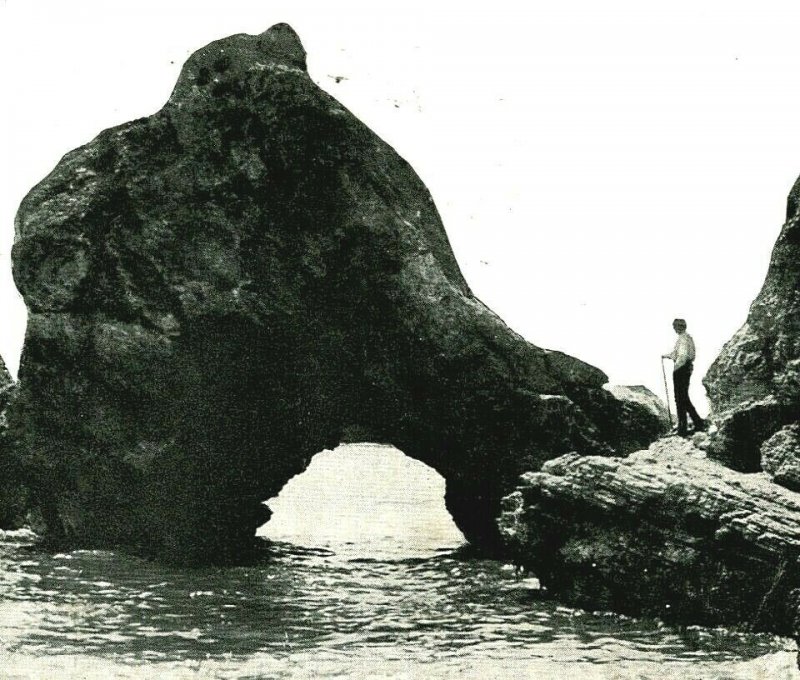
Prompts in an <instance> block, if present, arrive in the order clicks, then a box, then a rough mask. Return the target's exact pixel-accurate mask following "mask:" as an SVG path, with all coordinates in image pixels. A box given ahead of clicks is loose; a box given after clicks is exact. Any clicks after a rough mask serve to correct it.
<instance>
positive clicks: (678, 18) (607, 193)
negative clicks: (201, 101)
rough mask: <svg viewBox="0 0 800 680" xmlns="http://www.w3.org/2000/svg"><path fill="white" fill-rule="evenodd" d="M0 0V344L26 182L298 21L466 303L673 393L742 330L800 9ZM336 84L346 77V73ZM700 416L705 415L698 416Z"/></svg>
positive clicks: (774, 215)
mask: <svg viewBox="0 0 800 680" xmlns="http://www.w3.org/2000/svg"><path fill="white" fill-rule="evenodd" d="M450 7H453V8H456V9H455V11H452V10H445V9H444V4H439V5H437V4H436V3H434V2H432V1H431V0H428V1H426V2H413V1H408V0H404V1H403V2H392V3H377V2H371V3H367V2H346V1H345V2H303V1H297V0H295V1H294V2H255V1H251V2H245V1H244V0H227V1H226V2H224V3H223V2H213V3H212V2H200V1H195V2H186V3H183V2H166V1H163V0H162V2H155V1H153V0H136V1H133V0H121V1H117V2H113V3H112V2H99V1H98V2H95V1H88V0H84V1H77V0H76V1H73V2H63V1H60V2H59V1H56V0H53V1H45V0H0V50H2V52H0V57H1V59H0V64H2V66H0V68H2V83H3V95H2V101H3V104H2V106H0V127H2V130H3V133H4V134H3V137H2V147H1V148H0V183H1V185H2V192H0V310H1V313H0V353H2V355H3V357H4V358H5V360H6V363H7V364H8V365H9V367H10V368H11V369H12V371H16V367H17V364H18V355H19V351H20V348H21V345H22V339H23V334H24V325H25V309H24V306H23V305H22V303H21V301H20V299H19V297H18V296H17V294H16V291H15V289H14V287H13V283H12V280H11V276H10V259H9V255H10V249H11V244H12V241H13V217H14V213H15V211H16V208H17V206H18V205H19V202H20V200H21V199H22V197H23V196H24V194H25V193H26V192H27V191H28V190H29V189H30V188H31V187H32V186H33V185H34V184H36V183H37V182H38V181H39V180H40V179H42V178H43V177H44V176H45V175H46V174H47V173H48V172H49V171H50V170H51V169H52V168H53V166H54V165H55V164H56V163H57V161H58V159H59V158H60V157H61V156H62V155H63V154H64V153H66V152H67V151H69V150H70V149H72V148H74V147H76V146H78V145H81V144H84V143H86V142H88V141H89V140H90V139H92V138H93V137H94V136H95V135H96V134H97V133H98V132H100V130H102V129H103V128H106V127H109V126H111V125H116V124H119V123H122V122H125V121H127V120H130V119H132V118H136V117H139V116H144V115H148V114H150V113H153V112H155V111H156V110H157V109H159V108H160V107H161V105H162V104H163V103H164V102H165V101H166V99H167V97H168V95H169V93H170V91H171V89H172V86H173V84H174V82H175V79H176V77H177V75H178V72H179V70H180V67H181V64H182V63H183V61H184V60H185V58H186V57H187V56H188V55H189V54H190V52H192V51H194V50H195V49H197V48H199V47H202V46H203V45H205V44H206V43H208V42H209V41H211V40H214V39H217V38H221V37H224V36H226V35H230V34H232V33H238V32H248V33H258V32H261V31H263V30H265V29H266V28H268V27H269V26H271V25H272V24H274V23H277V22H279V21H286V22H288V23H290V24H291V25H292V26H293V27H294V28H295V30H296V31H297V32H298V33H299V34H300V37H301V38H302V40H303V42H304V45H305V47H306V50H307V52H308V55H309V71H310V73H311V76H312V78H313V79H314V80H315V81H316V82H317V83H319V84H320V85H321V86H322V87H323V88H324V89H326V90H327V91H328V92H330V93H332V94H333V95H334V96H336V97H337V98H338V99H340V100H341V101H342V102H343V103H344V104H345V105H346V106H347V107H348V108H349V109H350V110H351V111H352V112H353V113H355V114H356V115H357V116H358V117H359V118H360V119H361V120H363V121H364V122H365V123H366V124H367V125H369V126H370V127H371V128H372V129H373V130H374V131H375V132H377V133H378V134H379V135H380V136H381V137H383V138H384V139H385V140H386V141H388V142H389V143H390V144H392V145H393V146H394V147H395V148H396V149H397V151H398V152H399V153H400V154H401V155H402V156H403V157H404V158H406V159H407V160H408V161H409V162H410V163H411V164H412V165H413V167H414V168H415V169H416V170H417V172H418V173H419V174H420V176H421V177H422V179H423V180H424V181H425V182H426V184H427V185H428V187H429V188H430V190H431V192H432V194H433V197H434V199H435V200H436V203H437V206H438V208H439V210H440V212H441V214H442V218H443V221H444V224H445V227H446V229H447V233H448V235H449V237H450V241H451V243H452V245H453V249H454V251H455V253H456V257H457V258H458V261H459V263H460V265H461V268H462V270H463V272H464V275H465V276H466V278H467V281H468V282H469V284H470V286H471V287H472V289H473V291H474V292H475V294H476V295H477V296H478V297H480V298H481V299H482V300H483V301H484V302H485V303H486V304H487V305H489V306H490V307H491V308H492V309H494V310H495V311H496V312H497V313H498V314H500V316H501V317H502V318H503V319H504V320H505V321H506V323H508V324H509V325H510V326H511V327H512V328H514V329H515V330H516V331H518V332H520V333H521V334H522V335H524V336H525V337H526V338H527V339H529V340H530V341H532V342H534V343H536V344H538V345H541V346H544V347H551V348H556V349H560V350H563V351H566V352H569V353H571V354H574V355H576V356H578V357H580V358H582V359H584V360H587V361H589V362H591V363H593V364H595V365H597V366H599V367H600V368H602V369H603V370H605V371H606V372H607V373H608V374H609V376H610V378H611V380H612V381H613V382H617V383H625V384H640V383H643V384H646V385H647V386H649V387H650V388H651V389H653V390H654V391H656V392H657V393H659V394H663V383H662V378H661V369H660V367H659V366H660V359H659V357H660V355H661V353H662V352H664V351H666V350H669V349H671V347H672V344H673V342H674V336H673V333H672V330H671V327H670V324H671V321H672V319H673V317H675V316H683V317H685V318H686V319H687V320H688V322H689V332H690V333H692V334H693V336H694V338H695V342H696V343H697V347H698V353H699V355H698V360H697V370H696V376H697V377H696V379H695V383H694V385H693V395H694V397H695V400H696V401H701V400H702V399H701V397H700V396H699V395H701V394H702V388H701V387H700V384H699V377H700V376H701V375H702V374H703V373H704V372H705V370H706V368H707V367H708V365H709V364H710V362H711V361H712V360H713V358H714V357H715V356H716V354H717V353H718V351H719V349H720V348H721V346H722V344H723V343H724V342H725V341H726V340H727V339H728V338H729V337H730V336H731V334H732V333H733V332H734V331H735V330H736V329H737V328H738V327H739V326H740V325H741V323H742V322H743V321H744V319H745V317H746V314H747V309H748V306H749V304H750V302H751V301H752V299H753V297H754V296H755V295H756V293H757V292H758V290H759V288H760V285H761V283H762V281H763V278H764V274H765V272H766V268H767V264H768V259H769V253H770V251H771V248H772V245H773V243H774V241H775V238H776V237H777V235H778V233H779V230H780V226H781V223H782V222H783V217H784V210H785V198H786V194H787V192H788V190H789V188H790V187H791V185H792V183H793V181H794V179H795V178H796V176H797V174H798V173H800V130H799V129H798V126H797V111H799V110H800V88H798V87H797V82H798V77H800V41H799V40H798V39H797V26H798V25H800V24H799V23H798V22H799V21H800V3H797V2H796V0H793V1H786V2H778V1H774V2H770V1H763V0H762V2H758V3H754V2H741V1H736V0H734V1H730V0H728V1H726V2H719V1H711V0H706V1H704V2H697V1H696V0H693V1H685V0H678V1H676V2H672V3H656V2H645V1H642V0H637V1H633V0H631V1H622V0H607V1H605V2H602V3H598V2H594V1H592V0H581V1H571V2H569V1H568V2H558V3H556V2H547V3H545V2H528V3H520V2H511V1H507V0H498V1H496V2H492V3H489V4H486V3H480V4H479V3H463V2H462V3H458V4H456V3H452V5H450ZM333 76H344V77H345V78H346V80H342V81H341V82H340V83H338V84H337V83H336V82H335V80H334V78H333ZM701 410H702V408H701Z"/></svg>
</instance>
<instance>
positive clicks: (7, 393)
mask: <svg viewBox="0 0 800 680" xmlns="http://www.w3.org/2000/svg"><path fill="white" fill-rule="evenodd" d="M16 393H17V386H16V383H15V382H14V381H13V380H12V378H11V375H10V374H9V372H8V369H7V368H6V365H5V363H4V362H3V359H2V357H0V529H16V528H17V527H19V526H21V524H22V522H23V521H24V518H25V511H26V509H27V492H26V490H25V485H24V482H23V477H22V473H21V470H20V466H19V462H18V459H17V458H16V457H15V456H14V455H13V452H12V446H11V437H10V435H9V432H8V418H7V412H8V410H9V406H10V405H11V402H12V401H13V400H14V397H15V395H16Z"/></svg>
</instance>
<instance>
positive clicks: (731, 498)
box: [500, 437, 800, 635]
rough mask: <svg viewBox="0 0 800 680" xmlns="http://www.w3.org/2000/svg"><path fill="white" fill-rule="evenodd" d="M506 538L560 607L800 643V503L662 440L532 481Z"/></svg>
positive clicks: (564, 465)
mask: <svg viewBox="0 0 800 680" xmlns="http://www.w3.org/2000/svg"><path fill="white" fill-rule="evenodd" d="M503 507H504V511H503V514H502V516H501V519H500V527H501V531H502V532H503V535H504V536H505V537H506V540H507V541H508V543H509V545H510V546H512V547H513V549H514V550H515V552H516V555H517V559H518V560H519V561H520V562H522V563H524V564H526V565H527V566H529V567H530V568H531V569H532V570H533V571H534V572H535V573H536V575H537V576H538V577H539V578H540V580H541V581H542V583H543V584H544V585H545V586H546V587H547V588H548V589H550V590H552V591H553V592H554V593H556V594H557V595H558V597H559V598H566V599H567V600H568V601H570V602H572V603H574V604H576V605H578V606H584V607H588V608H591V609H606V610H612V611H619V612H624V613H630V614H647V615H652V616H658V617H660V618H662V619H664V620H667V621H676V622H681V623H686V622H691V623H696V624H706V625H717V624H742V623H744V624H748V625H750V626H752V627H753V628H755V629H759V630H767V631H771V632H775V633H779V634H783V635H791V634H796V628H795V624H796V621H795V617H796V615H797V612H798V590H797V589H798V587H800V561H799V560H800V494H797V493H794V492H792V491H790V490H788V489H785V488H783V487H781V486H779V485H777V484H774V483H772V482H771V481H770V479H769V478H768V476H767V475H766V474H763V473H757V474H745V473H741V472H737V471H734V470H730V469H728V468H726V467H724V466H722V465H720V464H719V463H717V462H715V461H713V460H709V459H708V458H707V457H706V454H705V453H704V452H703V451H701V450H699V449H697V448H695V447H694V446H693V445H692V443H691V442H689V441H686V440H683V439H681V438H678V437H672V438H667V439H663V440H659V441H658V442H656V443H655V444H653V445H652V446H650V448H649V449H647V450H643V451H639V452H636V453H633V454H631V455H630V456H628V457H627V458H624V459H611V458H599V457H596V456H586V457H583V456H578V455H575V454H569V455H566V456H562V457H560V458H557V459H555V460H551V461H549V462H547V463H545V464H544V466H543V467H542V469H541V471H540V472H531V473H528V474H525V475H523V477H522V480H521V484H520V486H519V488H518V489H517V491H515V492H514V493H513V494H511V495H509V496H508V497H506V498H505V499H504V501H503Z"/></svg>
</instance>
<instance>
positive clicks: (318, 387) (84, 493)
mask: <svg viewBox="0 0 800 680" xmlns="http://www.w3.org/2000/svg"><path fill="white" fill-rule="evenodd" d="M13 257H14V275H15V280H16V282H17V286H18V288H19V290H20V291H21V293H22V294H23V296H24V298H25V301H26V303H27V305H28V309H29V312H30V320H29V325H28V332H27V336H26V341H25V349H24V353H23V358H22V365H21V370H20V379H21V392H20V396H19V398H18V400H17V401H16V403H15V405H14V408H13V410H12V413H11V426H12V429H13V430H14V433H15V437H16V438H17V440H18V441H19V447H18V456H19V457H20V458H21V459H22V462H23V463H24V465H25V467H26V469H28V470H30V471H32V472H31V476H32V478H31V484H32V486H33V489H34V492H35V494H36V498H37V501H38V503H39V505H40V506H41V509H42V514H43V516H44V520H45V522H46V524H47V530H48V534H49V536H50V538H51V539H61V540H64V541H67V542H68V543H70V544H77V543H85V544H92V545H98V544H125V545H128V546H131V547H133V548H135V549H138V550H139V551H141V552H146V553H153V554H157V555H160V556H162V557H165V558H168V559H175V560H179V561H194V560H232V559H233V560H236V559H241V556H242V552H243V550H244V548H245V547H246V546H247V545H249V543H250V541H251V540H252V537H253V534H254V531H255V529H256V527H257V526H258V525H259V524H261V523H262V522H264V521H265V520H266V519H267V510H266V509H265V507H264V506H263V505H262V504H261V502H262V501H263V500H264V499H266V498H269V497H271V496H273V495H275V494H276V493H277V492H278V491H279V490H280V489H281V487H282V486H283V484H284V483H285V482H286V481H287V480H288V479H289V478H290V477H292V476H293V475H295V474H298V473H299V472H301V471H302V470H303V469H304V468H305V467H306V466H307V465H308V462H309V460H310V458H311V456H312V455H313V454H315V453H317V452H318V451H320V450H322V449H323V448H326V447H328V448H330V447H333V446H336V445H337V444H339V443H340V442H341V441H346V440H352V439H354V438H356V439H361V440H367V441H375V442H385V443H391V444H394V445H395V446H397V447H398V448H400V449H401V450H402V451H404V452H405V453H407V454H408V455H410V456H412V457H415V458H418V459H419V460H422V461H423V462H425V463H427V464H428V465H430V466H432V467H433V468H435V469H436V470H438V471H439V472H440V473H441V474H442V475H443V476H444V477H445V479H446V480H447V493H446V502H447V505H448V508H449V510H450V512H451V514H452V515H453V517H454V519H455V521H456V523H457V524H458V526H459V527H460V528H461V529H462V531H463V532H464V533H465V535H466V536H467V538H468V539H470V540H471V541H472V542H474V543H476V544H478V545H482V546H487V547H489V546H493V545H495V544H496V543H497V541H498V540H499V536H498V534H497V528H496V526H495V523H494V518H495V517H496V516H497V514H498V513H499V509H500V499H501V497H502V496H503V495H504V494H506V493H508V492H509V491H511V490H512V489H513V488H514V485H515V484H516V480H517V478H518V475H519V474H520V473H522V472H523V471H525V470H531V469H537V468H538V467H539V465H541V463H542V461H544V460H546V459H548V458H551V457H553V456H556V455H559V454H562V453H565V452H568V451H572V450H578V451H581V452H584V453H596V454H613V453H622V452H625V451H627V450H630V449H632V448H638V447H640V446H642V445H646V443H648V441H650V439H651V438H652V436H653V435H652V432H653V429H654V428H655V429H657V428H658V425H657V423H655V421H654V420H653V418H652V416H651V414H650V413H649V412H648V410H647V409H646V408H645V407H642V406H641V405H637V404H636V403H634V402H630V401H627V400H625V399H618V398H616V397H614V396H613V395H612V394H610V393H608V392H607V391H605V390H603V389H602V385H603V384H604V383H605V382H606V377H605V375H603V373H602V372H601V371H599V370H598V369H596V368H594V367H592V366H589V365H587V364H585V363H583V362H581V361H578V360H577V359H574V358H572V357H568V356H566V355H564V354H561V353H558V352H551V351H547V350H543V349H539V348H537V347H535V346H533V345H530V344H529V343H527V342H525V341H524V340H523V339H522V338H521V337H519V336H518V335H516V334H515V333H513V332H512V331H511V330H509V329H508V328H507V327H506V326H505V325H504V324H503V322H502V321H501V320H500V319H499V318H498V317H497V316H496V315H494V314H493V313H492V312H491V311H490V310H489V309H487V308H486V307H485V306H484V305H483V304H481V302H480V301H478V300H477V299H476V298H475V297H474V296H473V295H472V294H471V292H470V290H469V288H468V286H467V284H466V283H465V281H464V279H463V277H462V275H461V273H460V271H459V268H458V265H457V263H456V261H455V259H454V257H453V254H452V252H451V250H450V246H449V243H448V240H447V236H446V234H445V231H444V229H443V227H442V224H441V221H440V219H439V216H438V214H437V212H436V209H435V207H434V204H433V201H432V199H431V196H430V194H429V193H428V191H427V190H426V188H425V186H424V185H423V184H422V182H421V181H420V179H419V178H418V177H417V175H416V174H415V173H414V171H413V170H412V169H411V167H410V166H409V165H408V164H407V163H406V162H405V161H403V160H402V159H401V158H400V157H399V156H398V155H397V154H396V153H395V152H394V150H393V149H391V148H390V147H389V146H388V145H387V144H385V143H384V142H383V141H381V140H380V139H378V138H377V137H376V136H375V135H374V134H373V133H372V132H371V131H370V130H369V129H367V128H366V127H365V126H364V125H363V124H362V123H360V122H359V121H358V120H357V119H356V118H355V117H354V116H353V115H352V114H351V113H349V112H348V111H346V110H345V109H344V108H343V107H342V106H341V105H340V104H339V103H338V102H337V101H335V100H334V99H333V98H331V97H330V96H329V95H327V94H326V93H325V92H323V91H322V90H320V89H319V88H318V87H317V86H316V85H315V84H314V83H313V82H312V80H311V79H310V78H309V76H308V74H307V73H306V71H305V52H304V50H303V48H302V46H301V45H300V42H299V40H298V39H297V36H296V35H295V34H294V33H293V31H292V30H291V29H290V28H289V27H288V26H285V25H279V26H275V27H273V28H272V29H270V30H269V31H267V32H266V33H264V34H262V35H258V36H250V35H236V36H232V37H230V38H226V39H225V40H221V41H218V42H215V43H212V44H210V45H208V46H207V47H205V48H203V49H201V50H200V51H198V52H197V53H195V54H194V55H193V56H192V57H191V58H190V59H189V60H188V62H187V63H186V65H185V66H184V69H183V72H182V74H181V76H180V79H179V81H178V84H177V86H176V87H175V90H174V92H173V94H172V96H171V98H170V100H169V102H168V103H167V104H166V105H165V107H164V108H163V109H162V110H161V111H159V112H158V113H156V114H155V115H153V116H150V117H149V118H145V119H141V120H136V121H133V122H131V123H127V124H125V125H122V126H120V127H117V128H114V129H111V130H106V131H104V132H102V133H101V134H100V135H99V136H98V137H97V138H96V139H95V140H93V141H92V142H91V143H89V144H88V145H86V146H84V147H81V148H79V149H77V150H75V151H72V152H70V153H69V154H67V155H66V156H65V157H64V159H63V160H62V161H61V162H60V163H59V165H58V166H57V168H56V169H55V170H54V171H53V173H52V174H51V175H50V176H49V177H47V178H46V179H45V180H44V181H43V182H42V183H41V184H39V185H38V186H37V187H35V188H34V189H33V190H32V191H31V192H30V194H29V195H28V196H27V197H26V198H25V200H24V201H23V203H22V206H21V208H20V210H19V213H18V217H17V239H16V243H15V246H14V253H13Z"/></svg>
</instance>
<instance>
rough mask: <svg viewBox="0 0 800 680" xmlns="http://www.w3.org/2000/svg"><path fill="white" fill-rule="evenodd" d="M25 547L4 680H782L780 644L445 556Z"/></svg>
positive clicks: (4, 612) (5, 566)
mask: <svg viewBox="0 0 800 680" xmlns="http://www.w3.org/2000/svg"><path fill="white" fill-rule="evenodd" d="M25 543H26V542H25V541H24V540H19V539H14V538H9V537H6V538H5V540H4V541H3V542H2V543H0V598H1V599H0V641H2V642H1V643H0V644H2V648H0V649H2V651H1V652H0V675H2V676H3V677H26V678H27V677H42V678H60V677H80V678H84V677H86V678H107V677H162V678H171V677H178V678H181V677H223V678H257V677H276V678H280V677H326V678H346V677H356V678H359V677H399V678H402V677H410V678H428V677H459V678H464V677H469V678H520V677H531V678H534V677H535V678H543V677H553V678H555V677H567V676H572V677H593V678H617V677H649V678H661V677H669V676H670V675H674V676H678V675H682V676H683V677H687V678H694V677H708V678H712V677H713V678H734V677H735V678H759V677H787V678H788V677H793V675H792V673H793V671H792V663H793V660H792V653H791V650H793V649H794V645H793V643H790V642H788V641H785V640H779V639H775V638H773V637H770V636H758V635H741V634H735V633H730V632H725V631H721V630H707V629H692V630H688V631H683V632H680V631H677V630H674V629H670V628H664V627H660V626H659V625H658V624H657V623H656V622H653V621H637V620H628V619H624V618H622V617H619V616H612V615H598V614H590V613H586V612H582V611H576V610H573V609H569V608H566V607H562V606H559V605H558V604H557V603H552V602H547V601H542V600H541V599H540V598H539V596H538V595H539V593H538V591H537V583H536V580H535V579H534V578H531V577H524V576H522V575H520V574H518V573H516V571H515V570H514V569H512V568H511V567H510V566H509V565H503V564H501V563H498V562H494V561H485V560H480V559H474V558H469V557H467V556H466V555H463V554H462V555H459V553H458V552H457V551H456V552H443V553H436V552H435V551H433V550H428V551H425V550H420V549H419V546H417V548H416V550H417V552H418V555H417V556H416V557H413V556H411V557H409V556H408V555H406V556H405V557H402V558H400V557H399V556H396V557H395V558H391V557H390V554H391V552H392V551H394V552H398V551H400V550H402V551H403V552H406V553H407V552H409V550H408V546H400V547H398V546H397V545H396V544H394V543H390V542H388V541H387V542H386V545H385V546H384V548H385V549H384V551H383V552H384V556H383V557H382V558H380V559H364V558H361V557H359V555H361V554H362V550H361V549H360V548H359V549H357V547H356V546H352V545H349V546H348V545H347V544H338V545H331V546H330V549H328V550H325V549H314V550H308V549H301V548H298V547H295V546H292V545H290V544H286V543H273V544H271V546H270V547H269V550H265V554H264V557H263V559H262V561H261V562H260V563H259V564H258V565H257V566H252V567H246V568H244V567H242V568H227V569H205V570H186V569H173V568H168V567H165V566H162V565H157V564H153V563H149V562H145V561H142V560H139V559H136V558H132V557H129V556H126V555H121V554H116V553H112V552H103V551H75V552H71V553H65V554H57V555H48V554H44V553H41V552H36V551H35V550H32V549H31V548H29V547H26V545H25ZM379 547H380V546H379Z"/></svg>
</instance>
